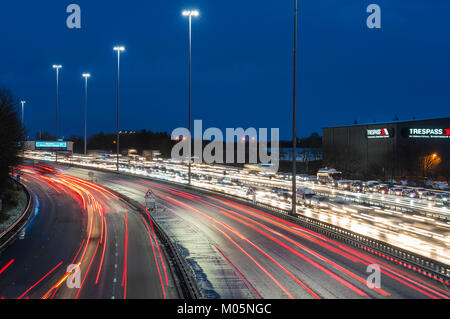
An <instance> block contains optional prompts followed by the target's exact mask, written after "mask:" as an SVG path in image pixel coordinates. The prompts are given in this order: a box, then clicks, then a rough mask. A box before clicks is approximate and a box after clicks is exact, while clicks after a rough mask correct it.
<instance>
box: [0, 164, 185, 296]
mask: <svg viewBox="0 0 450 319" xmlns="http://www.w3.org/2000/svg"><path fill="white" fill-rule="evenodd" d="M22 172H23V173H24V175H23V182H24V184H25V185H26V187H27V189H28V190H29V191H30V193H31V195H32V197H33V199H34V207H33V213H32V217H31V218H30V220H29V221H28V223H27V225H26V227H25V228H24V230H23V231H22V233H21V234H20V236H19V238H18V239H17V240H16V241H15V242H14V243H13V244H12V245H11V246H10V247H8V248H7V249H5V250H4V251H3V252H1V253H0V298H6V299H16V298H19V299H22V298H70V299H75V298H88V299H96V298H102V299H122V298H158V299H160V298H161V299H162V298H177V297H178V296H179V291H178V289H177V287H176V284H175V281H174V276H173V274H172V271H171V267H170V264H169V263H168V260H167V259H166V256H165V251H164V250H163V249H162V247H161V245H160V243H159V240H158V239H157V238H156V236H155V234H154V232H153V231H152V227H151V224H150V221H149V219H148V217H146V216H145V215H144V216H141V214H140V213H139V212H136V211H134V209H133V208H132V207H131V206H129V205H128V204H126V203H125V202H124V201H122V200H121V199H120V198H118V197H117V196H116V195H115V194H113V193H111V192H110V191H109V190H107V189H105V188H103V187H101V186H98V185H95V184H93V183H89V182H87V181H84V180H81V179H78V178H75V177H72V176H68V175H64V174H61V173H58V172H57V171H54V170H53V169H52V168H50V167H47V166H45V167H44V166H40V167H37V166H36V167H30V166H24V167H22ZM70 265H77V266H78V267H79V268H78V269H79V272H76V271H74V272H70V269H68V267H69V266H70ZM72 267H73V266H72ZM78 279H79V280H78ZM68 283H69V284H68ZM77 283H78V284H79V288H78V287H76V286H77ZM74 285H75V287H73V286H74ZM69 286H70V288H69Z"/></svg>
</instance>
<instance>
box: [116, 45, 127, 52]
mask: <svg viewBox="0 0 450 319" xmlns="http://www.w3.org/2000/svg"><path fill="white" fill-rule="evenodd" d="M114 51H117V52H123V51H125V47H124V46H117V47H114Z"/></svg>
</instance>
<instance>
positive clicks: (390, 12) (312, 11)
mask: <svg viewBox="0 0 450 319" xmlns="http://www.w3.org/2000/svg"><path fill="white" fill-rule="evenodd" d="M70 3H76V4H79V5H80V6H81V10H82V28H81V30H70V29H68V28H67V27H66V18H67V16H68V14H67V13H66V7H67V5H69V4H70ZM371 3H377V4H379V5H380V6H381V8H382V29H381V30H369V29H368V28H367V26H366V18H367V16H368V14H367V13H366V7H367V5H369V4H371ZM185 8H196V9H199V10H200V13H201V16H200V17H199V18H198V19H194V20H193V102H192V103H193V119H202V120H203V122H204V123H203V124H204V127H213V126H215V127H219V128H222V129H224V128H226V127H244V128H246V127H250V126H252V127H269V128H270V127H278V128H280V132H281V137H282V138H285V139H288V138H290V134H291V133H290V132H291V129H292V125H291V122H292V120H291V112H292V45H293V39H292V37H293V1H288V0H282V1H281V0H272V1H268V0H239V1H238V0H227V1H217V0H209V1H208V0H192V1H180V0H152V1H149V0H130V1H123V0H122V1H111V0H110V1H106V0H105V1H100V0H71V1H62V0H58V1H49V0H41V1H31V0H27V1H24V0H16V1H8V2H6V1H2V3H1V4H0V28H1V30H2V31H1V33H2V37H1V38H2V41H1V46H2V50H1V52H0V85H2V86H5V87H7V88H9V89H11V90H12V91H13V92H14V93H15V94H16V96H17V97H18V98H22V99H25V100H27V105H26V126H27V129H28V132H29V135H31V136H34V134H35V132H36V131H38V130H39V129H42V130H43V131H46V130H47V131H50V132H51V133H54V130H55V124H54V122H55V121H54V117H55V71H54V70H53V69H52V65H53V64H55V63H57V64H62V65H63V70H62V73H61V82H60V89H61V91H60V114H61V117H60V132H61V133H62V134H60V135H64V136H65V137H69V136H71V135H80V136H81V135H82V134H83V125H84V122H83V107H84V104H83V103H84V82H83V79H82V77H81V73H83V72H90V73H92V78H91V80H90V92H89V134H93V133H97V132H100V131H104V132H114V131H115V125H116V121H115V116H116V115H115V114H116V113H115V112H116V102H115V101H116V87H115V83H116V63H117V61H116V60H117V56H116V55H115V52H114V51H113V50H112V48H113V46H114V45H117V44H122V45H124V46H126V48H127V50H126V52H124V54H123V55H122V60H121V66H122V68H121V108H122V111H121V129H124V130H131V129H133V130H138V129H143V128H146V129H149V130H152V131H168V132H170V131H172V129H174V128H176V127H180V126H184V127H186V126H187V88H188V86H187V83H188V82H187V80H188V77H187V74H188V73H187V72H188V66H187V61H188V60H187V59H188V55H187V48H188V42H187V37H188V22H187V19H186V18H183V17H182V16H181V11H182V10H183V9H185ZM449 12H450V1H448V0H433V1H430V0H396V1H392V0H390V1H387V0H370V1H366V0H319V1H318V0H300V13H299V14H300V15H299V19H300V21H299V32H300V34H299V54H300V55H299V86H298V94H299V102H298V113H299V114H298V130H299V134H298V135H299V136H306V135H309V134H311V133H312V132H319V133H321V128H322V127H323V126H334V125H341V124H351V123H353V121H354V120H355V119H356V120H358V121H359V122H360V123H362V122H372V121H373V120H377V122H380V121H391V120H392V119H393V117H394V116H395V115H398V117H399V118H400V119H401V120H408V119H412V118H413V117H416V118H418V119H419V118H429V117H443V116H448V115H449V113H450V112H449V111H448V110H449V102H450V83H449V79H450V37H449V35H450V20H449V19H448V15H449Z"/></svg>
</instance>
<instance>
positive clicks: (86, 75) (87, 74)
mask: <svg viewBox="0 0 450 319" xmlns="http://www.w3.org/2000/svg"><path fill="white" fill-rule="evenodd" d="M83 77H84V78H90V77H91V74H90V73H83Z"/></svg>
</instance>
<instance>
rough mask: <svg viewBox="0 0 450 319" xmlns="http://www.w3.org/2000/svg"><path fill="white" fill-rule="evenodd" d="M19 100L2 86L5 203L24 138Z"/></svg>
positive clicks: (0, 171) (0, 158)
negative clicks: (11, 174)
mask: <svg viewBox="0 0 450 319" xmlns="http://www.w3.org/2000/svg"><path fill="white" fill-rule="evenodd" d="M18 105H19V103H18V101H17V99H16V98H15V97H14V96H13V95H12V93H11V92H10V91H8V90H5V89H2V88H0V198H1V199H3V200H4V201H5V203H4V204H5V205H8V202H9V200H10V199H11V198H9V197H11V196H9V193H8V190H11V187H9V186H10V181H11V180H10V179H9V172H10V170H11V168H12V167H13V166H14V165H17V164H18V163H19V162H20V160H19V158H18V153H19V152H20V150H21V147H20V144H19V142H20V141H21V140H22V138H23V135H24V134H23V131H24V130H23V127H22V124H21V122H20V119H19V113H18V110H17V109H18Z"/></svg>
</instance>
